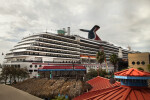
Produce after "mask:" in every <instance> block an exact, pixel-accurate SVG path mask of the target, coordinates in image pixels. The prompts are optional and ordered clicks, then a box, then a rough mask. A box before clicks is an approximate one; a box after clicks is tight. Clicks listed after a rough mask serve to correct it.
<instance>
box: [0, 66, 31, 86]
mask: <svg viewBox="0 0 150 100" xmlns="http://www.w3.org/2000/svg"><path fill="white" fill-rule="evenodd" d="M1 77H2V79H3V80H4V81H5V84H6V81H7V79H8V78H10V84H11V80H12V78H13V80H14V82H15V81H16V78H18V81H19V79H22V78H27V77H28V70H27V69H26V68H17V67H3V68H2V73H1Z"/></svg>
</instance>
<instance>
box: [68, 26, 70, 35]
mask: <svg viewBox="0 0 150 100" xmlns="http://www.w3.org/2000/svg"><path fill="white" fill-rule="evenodd" d="M68 35H70V27H68Z"/></svg>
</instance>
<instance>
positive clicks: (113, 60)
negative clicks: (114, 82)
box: [110, 54, 119, 72]
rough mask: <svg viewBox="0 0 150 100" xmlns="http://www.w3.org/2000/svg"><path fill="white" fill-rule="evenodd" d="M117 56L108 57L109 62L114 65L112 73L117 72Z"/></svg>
mask: <svg viewBox="0 0 150 100" xmlns="http://www.w3.org/2000/svg"><path fill="white" fill-rule="evenodd" d="M118 60H119V59H118V56H117V55H116V54H112V55H111V56H110V62H111V63H112V64H113V65H114V72H116V70H117V63H118Z"/></svg>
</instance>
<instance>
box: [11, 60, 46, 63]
mask: <svg viewBox="0 0 150 100" xmlns="http://www.w3.org/2000/svg"><path fill="white" fill-rule="evenodd" d="M11 62H38V63H42V62H43V61H42V60H20V61H11Z"/></svg>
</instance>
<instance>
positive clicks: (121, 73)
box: [114, 68, 150, 77]
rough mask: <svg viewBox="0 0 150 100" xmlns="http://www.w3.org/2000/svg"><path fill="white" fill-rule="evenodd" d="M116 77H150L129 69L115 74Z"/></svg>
mask: <svg viewBox="0 0 150 100" xmlns="http://www.w3.org/2000/svg"><path fill="white" fill-rule="evenodd" d="M114 75H116V76H140V77H141V76H150V73H149V72H144V71H140V70H138V69H134V68H130V69H126V70H123V71H120V72H116V73H115V74H114Z"/></svg>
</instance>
